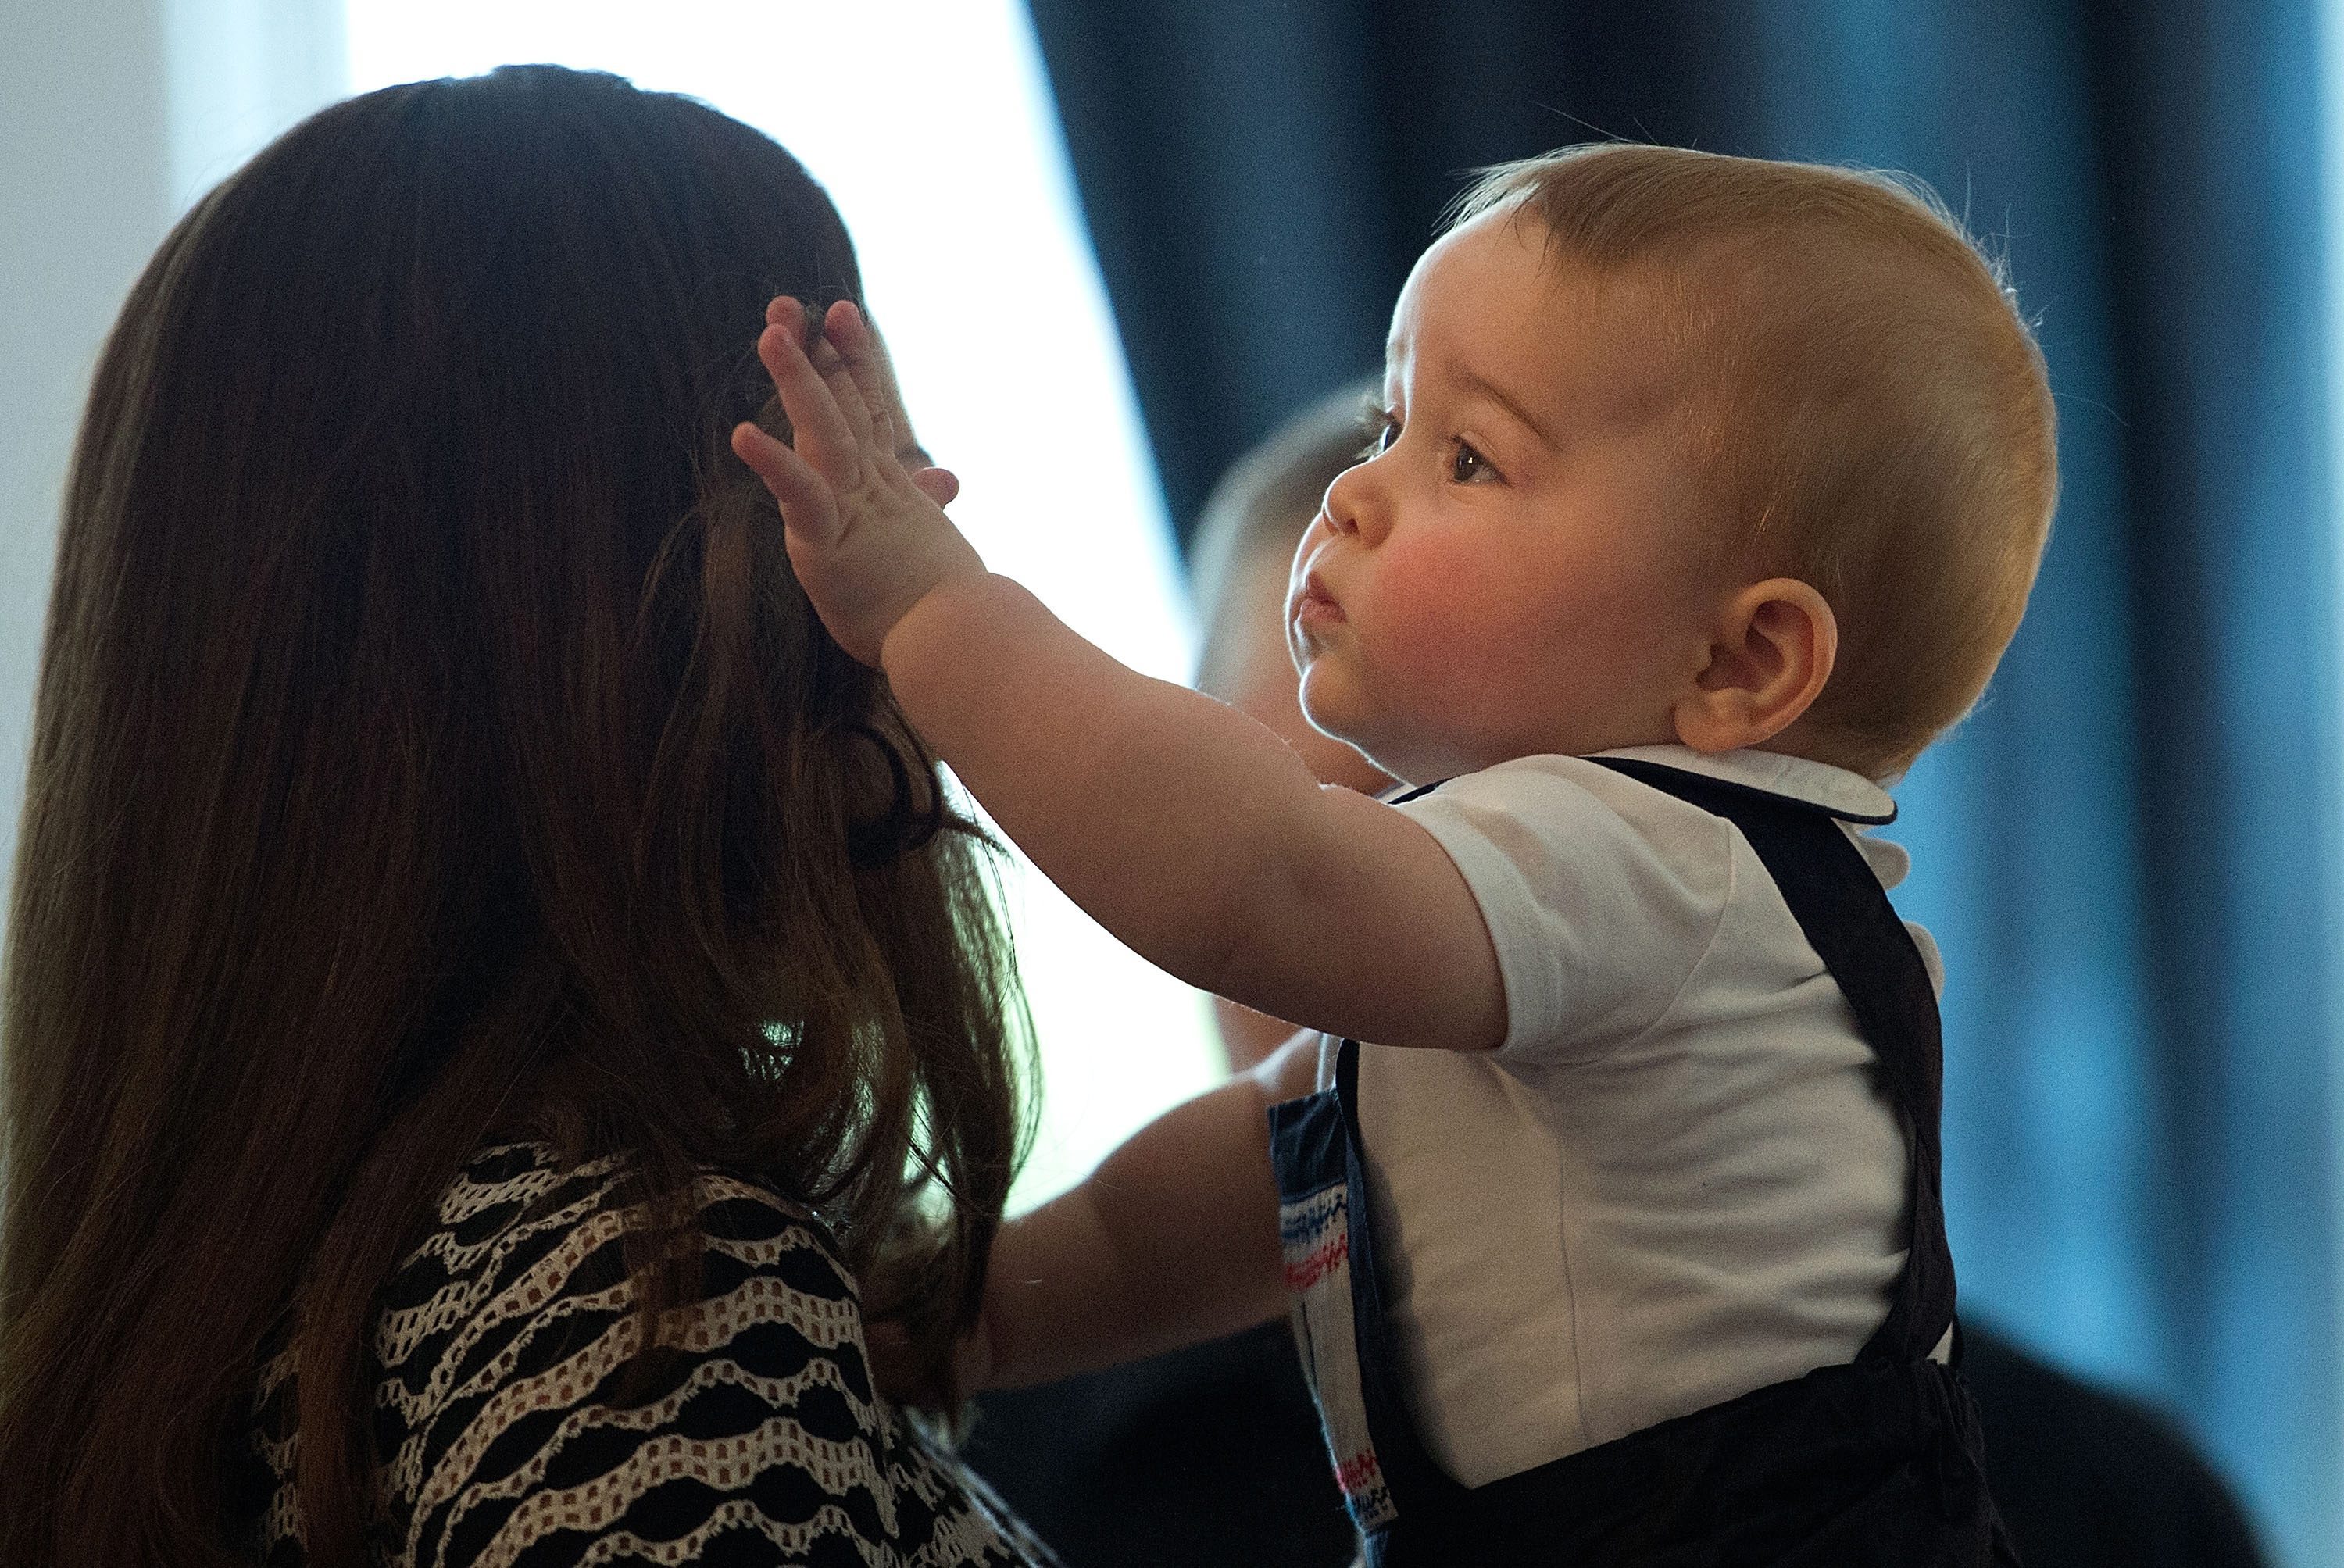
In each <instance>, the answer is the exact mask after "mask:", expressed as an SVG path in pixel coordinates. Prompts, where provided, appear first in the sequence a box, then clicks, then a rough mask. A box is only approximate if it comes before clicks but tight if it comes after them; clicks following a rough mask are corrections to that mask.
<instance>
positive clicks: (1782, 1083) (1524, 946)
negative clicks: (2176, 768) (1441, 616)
mask: <svg viewBox="0 0 2344 1568" xmlns="http://www.w3.org/2000/svg"><path fill="white" fill-rule="evenodd" d="M1610 755H1617V756H1623V757H1641V758H1644V759H1647V760H1649V761H1652V762H1655V763H1661V764H1666V765H1668V766H1671V767H1676V768H1681V769H1683V770H1685V771H1687V772H1693V773H1701V774H1709V775H1711V776H1713V777H1717V778H1723V779H1729V780H1732V781H1733V782H1735V783H1739V784H1749V785H1753V786H1754V787H1756V788H1759V789H1762V790H1765V791H1768V792H1770V793H1773V794H1782V795H1787V796H1790V797H1792V798H1793V799H1798V800H1803V801H1808V802H1811V803H1813V804H1819V805H1822V806H1824V807H1826V808H1827V809H1829V810H1831V811H1832V812H1833V813H1834V814H1835V815H1838V816H1839V817H1840V818H1841V819H1842V822H1843V825H1844V827H1845V828H1846V830H1847V831H1848V833H1849V835H1850V836H1851V837H1852V838H1853V839H1854V842H1855V844H1856V845H1857V846H1858V847H1859V848H1861V849H1862V850H1863V852H1864V857H1865V860H1866V862H1867V863H1868V864H1869V865H1871V867H1872V869H1873V872H1874V875H1877V876H1878V877H1879V878H1880V880H1881V884H1882V885H1883V886H1884V887H1894V885H1896V884H1897V883H1898V882H1900V881H1901V880H1903V878H1904V873H1905V870H1906V869H1907V866H1908V865H1909V861H1908V859H1907V857H1906V855H1905V854H1904V850H1903V849H1901V848H1899V847H1898V846H1896V845H1893V844H1889V843H1887V842H1885V841H1883V840H1879V839H1874V838H1873V837H1871V836H1869V835H1866V834H1864V833H1863V832H1861V831H1860V826H1861V825H1863V824H1880V823H1885V822H1887V821H1888V820H1889V819H1890V818H1891V817H1893V816H1894V809H1895V808H1894V804H1893V803H1892V802H1891V801H1890V800H1889V798H1888V796H1887V795H1886V794H1884V792H1883V791H1882V790H1881V789H1880V788H1879V787H1878V786H1877V785H1876V784H1873V783H1872V782H1871V781H1870V780H1868V779H1865V778H1864V777H1862V776H1860V775H1858V774H1853V773H1848V772H1845V771H1844V770H1841V769H1838V768H1834V767H1830V766H1827V765H1825V764H1820V763H1814V762H1809V761H1806V760H1803V759H1802V758H1797V757H1791V756H1783V755H1780V754H1773V753H1767V752H1756V751H1750V752H1736V753H1730V754H1723V755H1713V754H1701V753H1697V752H1694V751H1692V750H1691V749H1689V748H1686V747H1682V746H1642V747H1635V748H1632V749H1627V750H1622V751H1619V752H1616V753H1611V754H1610ZM1397 809H1399V810H1401V811H1405V812H1407V813H1408V814H1409V815H1410V816H1412V817H1414V818H1415V819H1416V820H1417V821H1418V822H1420V823H1421V824H1423V825H1424V826H1425V827H1426V828H1427V829H1428V830H1430V832H1431V833H1432V835H1433V836H1434V837H1435V838H1436V839H1438V840H1439V841H1440V845H1441V847H1442V848H1443V849H1444V850H1446V851H1447V852H1448V854H1449V855H1450V858H1451V859H1452V860H1453V861H1455V862H1456V865H1457V867H1458V870H1459V871H1460V872H1461V873H1462V874H1463V875H1464V877H1465V880H1466V883H1467V885H1469V886H1470V888H1471V890H1472V893H1473V896H1474V898H1475V900H1476V901H1477V902H1478V904H1479V905H1480V911H1481V916H1482V918H1483V920H1484V921H1485V922H1486V923H1487V925H1488V926H1489V929H1490V938H1491V941H1492V942H1493V943H1494V945H1495V946H1496V949H1497V955H1498V966H1499V971H1500V975H1501V976H1502V977H1503V980H1504V984H1505V990H1506V1009H1507V1031H1506V1038H1505V1041H1504V1043H1503V1044H1502V1045H1501V1046H1500V1047H1499V1048H1498V1049H1497V1050H1495V1051H1490V1052H1467V1051H1438V1050H1419V1049H1401V1048H1395V1047H1379V1046H1374V1045H1363V1046H1362V1047H1361V1049H1360V1052H1359V1122H1360V1135H1361V1140H1362V1142H1363V1143H1364V1145H1365V1159H1366V1168H1367V1178H1368V1185H1369V1199H1370V1206H1371V1209H1372V1214H1373V1223H1374V1227H1375V1240H1376V1242H1377V1252H1378V1258H1379V1263H1378V1268H1379V1276H1380V1280H1381V1283H1382V1286H1383V1289H1384V1292H1385V1301H1386V1307H1387V1314H1388V1317H1389V1320H1390V1323H1391V1327H1392V1329H1393V1330H1394V1333H1393V1342H1394V1343H1395V1344H1396V1346H1397V1348H1398V1351H1399V1360H1400V1365H1401V1371H1402V1377H1403V1381H1404V1385H1405V1394H1406V1397H1407V1399H1408V1402H1409V1407H1410V1413H1411V1414H1412V1415H1413V1416H1414V1417H1415V1419H1416V1423H1417V1428H1418V1431H1419V1432H1420V1435H1421V1437H1422V1438H1423V1440H1424V1442H1425V1444H1426V1447H1427V1448H1428V1450H1429V1451H1430V1452H1431V1454H1432V1456H1433V1457H1434V1459H1435V1460H1437V1461H1438V1462H1440V1463H1441V1464H1442V1465H1443V1466H1444V1467H1445V1468H1446V1469H1448V1470H1449V1471H1450V1473H1451V1474H1452V1475H1454V1476H1455V1477H1456V1478H1457V1479H1458V1480H1459V1481H1460V1482H1463V1483H1465V1484H1466V1485H1469V1486H1478V1485H1481V1484H1483V1483H1485V1482H1490V1481H1494V1480H1497V1479H1498V1478H1500V1477H1501V1476H1505V1475H1510V1474H1512V1473H1514V1472H1517V1471H1521V1470H1525V1469H1528V1468H1530V1467H1531V1466H1533V1465H1536V1464H1540V1463H1542V1462H1546V1461H1548V1460H1551V1459H1556V1458H1560V1457H1561V1456H1562V1455H1564V1454H1568V1453H1574V1452H1578V1451H1580V1450H1581V1449H1585V1448H1591V1447H1593V1446H1594V1445H1596V1444H1598V1443H1601V1442H1608V1441H1610V1440H1611V1439H1613V1438H1616V1437H1622V1436H1625V1435H1626V1434H1627V1433H1629V1432H1632V1431H1640V1430H1642V1428H1644V1427H1647V1426H1651V1425H1652V1424H1654V1423H1656V1422H1659V1421H1666V1420H1668V1419H1670V1418H1671V1417H1673V1416H1678V1415H1684V1414H1688V1413H1690V1412H1692V1411H1696V1410H1700V1409H1702V1408H1703V1407H1705V1406H1708V1405H1712V1404H1715V1403H1718V1402H1720V1401H1724V1400H1728V1399H1732V1398H1733V1397H1735V1396H1736V1395H1739V1394H1743V1393H1746V1392H1748V1391H1751V1390H1753V1389H1756V1388H1761V1387H1763V1386H1765V1385H1766V1384H1769V1383H1773V1382H1778V1381H1783V1380H1785V1379H1788V1378H1793V1377H1797V1376H1799V1375H1801V1374H1802V1373H1804V1372H1807V1371H1812V1370H1813V1369H1814V1368H1816V1367H1820V1366H1825V1365H1830V1364H1834V1363H1837V1362H1844V1361H1852V1360H1854V1356H1855V1353H1856V1351H1858V1350H1859V1349H1860V1348H1861V1347H1862V1346H1863V1344H1864V1341H1865V1340H1867V1339H1868V1338H1869V1337H1870V1336H1871V1334H1872V1332H1873V1330H1874V1329H1875V1328H1877V1327H1878V1326H1879V1323H1880V1321H1881V1319H1882V1317H1883V1315H1884V1313H1885V1311H1886V1310H1887V1291H1888V1289H1889V1287H1890V1286H1891V1285H1892V1284H1893V1282H1894V1279H1895V1277H1896V1274H1897V1272H1898V1270H1899V1269H1900V1268H1901V1266H1902V1264H1903V1260H1904V1243H1905V1231H1904V1226H1905V1217H1904V1207H1905V1205H1904V1199H1905V1193H1904V1158H1905V1157H1904V1136H1903V1133H1902V1130H1901V1129H1900V1128H1899V1127H1898V1125H1897V1122H1896V1119H1895V1117H1894V1113H1893V1112H1892V1111H1891V1110H1890V1108H1889V1107H1888V1105H1887V1103H1886V1101H1885V1100H1884V1099H1883V1098H1881V1097H1880V1096H1879V1095H1878V1093H1876V1092H1875V1090H1874V1085H1873V1077H1872V1072H1873V1064H1874V1055H1873V1052H1872V1050H1871V1048H1870V1047H1868V1046H1866V1045H1865V1044H1864V1040H1863V1038H1862V1037H1860V1036H1859V1035H1858V1034H1857V1032H1856V1027H1855V1021H1854V1016H1853V1015H1852V1014H1851V1013H1850V1011H1849V1010H1848V1006H1847V1001H1846V998H1845V996H1844V995H1843V994H1842V993H1841V991H1840V989H1839V986H1838V985H1837V983H1836V982H1835V981H1834V980H1833V979H1832V977H1831V976H1830V974H1829V973H1828V972H1827V971H1826V970H1825V969H1824V964H1823V960H1822V959H1821V958H1820V957H1818V956H1816V954H1815V951H1814V947H1813V946H1812V945H1810V944H1809V943H1808V941H1807V939H1806V936H1805V934H1804V933H1803V931H1802V930H1801V929H1800V928H1799V925H1798V922H1797V920H1796V919H1795V918H1794V917H1793V916H1792V914H1791V912H1790V909H1789V906H1788V905H1785V904H1784V903H1783V898H1782V895H1781V894H1780V893H1778V892H1777V891H1776V890H1775V887H1774V884H1773V879H1772V878H1771V877H1770V876H1768V875H1767V874H1766V870H1765V867H1764V866H1763V865H1762V864H1761V863H1760V862H1759V860H1758V857H1757V854H1756V852H1755V851H1754V850H1753V849H1752V848H1751V846H1750V845H1749V842H1748V841H1747V840H1746V839H1745V838H1743V835H1742V833H1741V830H1740V829H1738V828H1736V827H1734V826H1733V824H1731V823H1729V822H1727V821H1725V820H1724V819H1723V818H1721V817H1718V816H1714V815H1713V814H1710V813H1708V812H1705V811H1702V810H1701V809H1700V808H1698V807H1696V806H1692V805H1690V804H1686V803H1684V802H1682V801H1681V800H1678V799H1677V798H1676V797H1675V796H1673V795H1669V794H1663V793H1662V792H1661V791H1659V790H1655V789H1652V788H1651V787H1650V786H1648V785H1645V784H1640V783H1638V782H1636V781H1635V780H1632V779H1630V778H1627V777H1625V776H1623V775H1622V774H1617V773H1614V772H1612V771H1611V770H1610V769H1608V768H1604V767H1601V766H1600V765H1598V764H1594V763H1591V762H1589V761H1587V760H1586V759H1584V758H1579V757H1566V756H1537V757H1524V758H1520V759H1517V760H1515V761H1511V762H1507V763H1503V764H1499V765H1498V766H1495V767H1492V768H1489V769H1485V770H1484V771H1482V772H1480V773H1477V774H1469V775H1466V776H1464V777H1461V778H1458V779H1453V780H1450V781H1449V782H1448V783H1447V784H1443V785H1442V786H1441V787H1440V789H1439V790H1438V791H1436V792H1435V793H1433V794H1429V795H1424V796H1421V797H1420V798H1418V799H1416V800H1413V801H1409V802H1408V803H1406V804H1401V805H1399V807H1397ZM1908 928H1909V929H1911V930H1912V931H1913V934H1914V939H1915V942H1916V943H1917V944H1918V945H1919V946H1920V949H1921V954H1922V957H1923V959H1924V961H1925V964H1926V965H1927V966H1928V969H1929V975H1930V979H1931V982H1932V983H1933V984H1934V985H1936V986H1939V987H1940V988H1942V986H1943V976H1942V970H1941V967H1940V965H1939V962H1938V958H1937V954H1936V949H1935V944H1933V943H1932V942H1931V941H1930V940H1929V937H1928V935H1927V933H1926V932H1925V931H1923V930H1921V929H1920V928H1919V927H1918V926H1909V927H1908ZM1327 1059H1328V1060H1329V1061H1331V1053H1329V1055H1328V1058H1327ZM1940 1353H1941V1354H1942V1348H1941V1352H1940Z"/></svg>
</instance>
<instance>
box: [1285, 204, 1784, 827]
mask: <svg viewBox="0 0 2344 1568" xmlns="http://www.w3.org/2000/svg"><path fill="white" fill-rule="evenodd" d="M1543 239H1544V236H1543V234H1542V233H1541V231H1540V229H1539V228H1538V226H1537V224H1536V222H1535V221H1534V220H1528V219H1525V220H1523V221H1521V222H1516V221H1514V220H1513V218H1512V217H1511V215H1510V214H1509V213H1506V212H1504V211H1499V212H1492V213H1488V214H1484V215H1483V216H1482V217H1480V218H1477V219H1476V220H1474V221H1473V222H1472V223H1470V224H1468V225H1466V226H1464V227H1463V228H1459V229H1457V230H1456V231H1454V232H1453V233H1451V234H1450V235H1448V236H1446V237H1445V238H1442V239H1441V240H1440V242H1439V243H1438V244H1436V245H1434V246H1433V248H1431V249H1430V250H1429V251H1427V252H1426V253H1425V254H1424V256H1423V258H1421V259H1420V260H1419V261H1418V263H1417V266H1416V270H1415V271H1414V272H1413V273H1412V274H1411V275H1410V276H1409V281H1408V287H1407V288H1405V289H1403V290H1402V291H1401V294H1400V298H1399V306H1398V307H1397V308H1396V309H1395V310H1394V312H1393V316H1392V332H1391V339H1390V343H1389V349H1388V361H1387V364H1388V369H1387V370H1386V373H1385V379H1384V400H1385V405H1386V410H1387V413H1388V417H1389V428H1388V430H1387V433H1386V435H1385V438H1384V440H1383V443H1382V446H1381V450H1379V451H1377V452H1376V453H1375V454H1374V455H1373V456H1371V457H1370V458H1369V459H1368V460H1365V461H1363V462H1361V463H1360V464H1359V465H1358V466H1357V467H1355V468H1352V469H1350V470H1348V471H1346V472H1345V473H1344V474H1343V475H1341V477H1339V478H1338V479H1337V480H1336V481H1335V482H1334V483H1333V484H1332V485H1330V486H1329V488H1328V491H1327V496H1326V500H1325V502H1324V504H1323V505H1322V506H1321V508H1320V510H1319V512H1318V517H1317V518H1316V519H1315V520H1314V521H1312V523H1311V525H1310V528H1309V530H1308V532H1306V533H1305V534H1304V535H1303V538H1302V542H1301V544H1300V546H1299V548H1298V550H1297V551H1296V554H1295V560H1294V568H1293V572H1292V575H1291V578H1290V581H1289V583H1288V592H1287V607H1286V609H1287V636H1288V644H1289V646H1290V647H1291V649H1292V652H1293V654H1294V660H1295V664H1296V667H1297V668H1298V670H1299V671H1300V672H1301V676H1302V705H1303V710H1304V712H1305V713H1308V715H1309V717H1310V720H1311V722H1312V723H1315V724H1317V725H1318V727H1319V728H1320V729H1322V730H1325V731H1326V732H1327V733H1329V734H1333V735H1338V736H1339V737H1341V738H1342V739H1344V740H1347V741H1349V742H1350V743H1351V744H1354V745H1356V746H1358V747H1359V749H1360V750H1361V751H1363V752H1365V753H1366V754H1368V755H1369V756H1370V757H1372V758H1373V759H1375V761H1376V762H1377V763H1378V764H1380V765H1381V766H1382V767H1383V768H1384V769H1386V770H1387V771H1388V772H1389V773H1391V774H1395V775H1396V776H1398V777H1400V778H1403V779H1407V780H1409V781H1410V782H1412V783H1424V782H1428V781H1430V780H1433V779H1438V778H1444V777H1448V776H1450V775H1452V774H1459V773H1465V772H1470V771H1472V770H1475V769H1479V768H1483V767H1488V766H1490V765H1491V764H1495V763H1499V762H1502V761H1505V760H1507V759H1508V758H1510V757H1518V756H1530V755H1535V754H1541V753H1548V752H1561V753H1569V754H1586V753H1590V752H1596V751H1602V750H1606V749H1609V748H1611V747H1615V746H1627V745H1641V744H1654V743H1659V742H1666V741H1672V740H1674V739H1676V738H1677V737H1676V732H1675V726H1674V723H1673V721H1672V718H1671V716H1670V715H1671V712H1672V708H1673V707H1674V705H1675V703H1677V702H1678V701H1679V700H1680V699H1681V698H1682V696H1683V695H1684V694H1685V693H1687V691H1688V690H1690V689H1691V687H1692V683H1694V682H1695V681H1696V680H1697V678H1698V677H1699V675H1700V673H1701V670H1702V666H1703V665H1704V664H1705V663H1707V662H1708V656H1709V652H1710V633H1711V631H1712V629H1713V625H1714V623H1715V620H1716V616H1717V613H1718V612H1719V611H1720V610H1721V608H1722V607H1723V603H1724V602H1725V601H1726V599H1727V598H1728V597H1729V596H1730V594H1731V592H1732V590H1733V587H1735V586H1738V584H1736V583H1733V582H1729V581H1728V579H1727V575H1726V573H1725V571H1724V569H1723V566H1722V565H1720V564H1719V563H1718V561H1717V559H1716V552H1714V551H1710V550H1707V549H1705V548H1703V546H1702V540H1703V538H1704V536H1706V535H1710V533H1711V531H1712V530H1713V528H1714V527H1715V526H1716V525H1715V521H1714V506H1713V503H1712V502H1711V501H1708V500H1707V499H1706V498H1705V496H1704V493H1703V491H1702V486H1701V485H1700V484H1699V482H1698V481H1697V476H1696V474H1695V473H1694V472H1693V470H1692V463H1691V460H1690V459H1689V457H1688V455H1687V454H1686V452H1685V451H1684V450H1683V443H1682V438H1681V437H1680V436H1679V435H1678V434H1677V433H1676V432H1675V430H1673V428H1672V420H1671V418H1670V413H1671V410H1672V408H1673V407H1674V401H1673V400H1674V393H1675V389H1676V388H1677V387H1678V385H1679V382H1680V379H1681V378H1682V375H1683V374H1684V363H1683V350H1682V348H1681V347H1679V346H1677V345H1676V344H1675V343H1674V342H1673V341H1672V335H1671V334H1669V333H1667V332H1665V331H1663V330H1662V329H1660V327H1659V326H1658V323H1659V322H1660V321H1661V320H1662V319H1663V318H1662V316H1660V314H1659V313H1658V312H1657V310H1654V309H1646V308H1643V307H1646V306H1648V305H1649V304H1650V301H1649V300H1648V299H1647V298H1644V297H1643V296H1642V295H1641V294H1640V292H1639V288H1638V285H1637V284H1635V283H1634V282H1633V281H1632V280H1629V279H1620V278H1611V279H1606V278H1602V277H1600V276H1598V275H1596V274H1594V273H1592V272H1591V271H1588V270H1587V269H1585V268H1580V267H1577V266H1575V265H1571V264H1563V263H1560V262H1551V261H1548V260H1546V259H1545V258H1544V257H1543V255H1542V251H1541V246H1542V242H1543Z"/></svg>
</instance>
